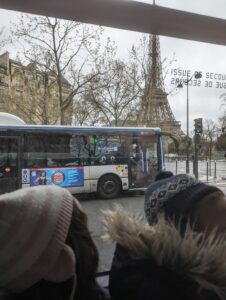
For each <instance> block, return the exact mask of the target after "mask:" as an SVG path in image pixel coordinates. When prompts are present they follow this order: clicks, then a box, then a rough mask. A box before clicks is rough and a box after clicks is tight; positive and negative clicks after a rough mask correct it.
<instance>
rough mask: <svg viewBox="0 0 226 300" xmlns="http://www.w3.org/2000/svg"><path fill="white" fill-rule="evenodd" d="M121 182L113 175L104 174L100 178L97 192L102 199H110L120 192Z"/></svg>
mask: <svg viewBox="0 0 226 300" xmlns="http://www.w3.org/2000/svg"><path fill="white" fill-rule="evenodd" d="M121 189H122V187H121V182H120V180H119V178H118V177H117V176H115V175H111V174H109V175H104V176H103V177H101V178H100V180H99V183H98V188H97V193H98V195H99V196H100V197H101V198H102V199H112V198H115V197H117V196H118V195H119V193H120V192H121Z"/></svg>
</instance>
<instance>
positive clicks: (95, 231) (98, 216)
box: [81, 182, 226, 271]
mask: <svg viewBox="0 0 226 300" xmlns="http://www.w3.org/2000/svg"><path fill="white" fill-rule="evenodd" d="M214 184H216V185H217V186H218V187H219V188H221V189H222V190H223V191H224V192H225V193H226V185H225V184H223V185H222V184H221V182H219V183H214ZM90 198H91V200H90ZM81 204H82V207H83V209H84V211H85V212H86V213H87V215H88V223H89V229H90V231H91V232H92V236H93V238H94V241H95V243H96V245H97V248H98V250H99V256H100V263H99V270H100V271H105V270H109V268H110V266H111V261H112V257H113V253H114V248H115V246H114V245H113V244H107V243H106V242H103V241H102V239H101V236H102V235H103V224H102V221H101V220H102V213H101V212H102V210H107V209H113V208H114V206H115V205H116V204H120V205H122V206H123V208H124V209H125V211H126V212H128V213H129V214H144V211H143V209H144V194H141V193H139V194H137V193H134V192H133V193H132V192H129V193H124V194H123V195H122V196H121V197H119V198H117V199H112V200H99V199H95V198H93V197H92V195H91V196H86V198H85V199H81Z"/></svg>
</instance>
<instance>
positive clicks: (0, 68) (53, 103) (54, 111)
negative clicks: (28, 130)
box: [0, 52, 72, 125]
mask: <svg viewBox="0 0 226 300" xmlns="http://www.w3.org/2000/svg"><path fill="white" fill-rule="evenodd" d="M62 87H63V95H62V96H63V99H67V98H68V96H69V95H70V93H71V86H70V84H69V83H68V81H67V80H66V79H63V80H62ZM58 90H59V89H58V85H57V83H56V78H55V77H54V75H53V74H51V73H49V72H48V73H47V72H40V71H38V70H37V67H36V65H35V64H28V65H27V66H24V65H22V64H21V63H20V62H18V61H15V60H12V59H10V57H9V53H8V52H5V53H4V54H2V55H0V111H2V112H7V113H11V114H14V115H17V116H18V117H20V118H22V119H23V120H24V121H25V122H26V123H27V124H60V101H59V92H58ZM71 120H72V105H69V107H68V108H67V110H66V111H65V124H67V125H71Z"/></svg>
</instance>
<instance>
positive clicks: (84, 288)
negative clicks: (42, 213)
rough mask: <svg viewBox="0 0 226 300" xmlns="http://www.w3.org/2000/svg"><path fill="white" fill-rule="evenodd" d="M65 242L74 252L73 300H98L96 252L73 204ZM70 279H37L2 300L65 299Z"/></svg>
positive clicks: (83, 214) (82, 218)
mask: <svg viewBox="0 0 226 300" xmlns="http://www.w3.org/2000/svg"><path fill="white" fill-rule="evenodd" d="M66 243H67V244H68V245H69V246H71V248H72V249H73V250H74V251H75V253H76V275H77V285H76V292H75V296H74V299H76V300H89V299H90V300H99V299H102V298H103V297H102V292H101V289H100V287H99V286H98V284H97V282H96V280H95V275H96V271H97V266H98V252H97V249H96V246H95V244H94V242H93V240H92V238H91V235H90V232H89V231H88V225H87V217H86V214H85V213H84V212H83V211H82V210H80V209H79V208H78V206H77V205H76V202H75V203H74V209H73V215H72V220H71V225H70V229H69V232H68V236H67V239H66ZM72 285H73V278H71V279H69V280H67V281H65V282H62V283H53V282H49V281H46V280H41V281H39V282H38V283H36V284H35V285H33V286H32V287H31V288H29V289H28V290H27V291H25V292H23V293H20V294H14V295H11V296H9V297H6V298H4V300H31V299H32V300H49V299H54V300H67V299H68V298H69V296H70V292H71V290H72Z"/></svg>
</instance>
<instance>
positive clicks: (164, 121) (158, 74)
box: [137, 2, 183, 136]
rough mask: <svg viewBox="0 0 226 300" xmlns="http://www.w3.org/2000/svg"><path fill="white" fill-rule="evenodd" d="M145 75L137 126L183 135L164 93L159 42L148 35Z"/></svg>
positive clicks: (156, 37) (157, 38)
mask: <svg viewBox="0 0 226 300" xmlns="http://www.w3.org/2000/svg"><path fill="white" fill-rule="evenodd" d="M154 4H155V2H154ZM147 73H148V76H147V80H146V82H145V88H144V94H143V97H142V99H141V108H140V112H139V117H138V120H137V121H138V124H139V125H141V126H147V127H160V128H161V129H162V131H165V132H170V133H174V134H175V135H177V136H181V135H183V132H182V130H181V125H180V122H178V121H176V119H175V117H174V115H173V112H172V110H171V108H170V105H169V102H168V99H167V93H166V92H165V88H164V80H163V75H162V64H161V54H160V41H159V36H157V35H150V37H149V62H148V72H147Z"/></svg>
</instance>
